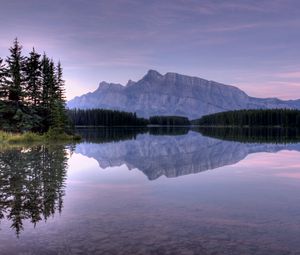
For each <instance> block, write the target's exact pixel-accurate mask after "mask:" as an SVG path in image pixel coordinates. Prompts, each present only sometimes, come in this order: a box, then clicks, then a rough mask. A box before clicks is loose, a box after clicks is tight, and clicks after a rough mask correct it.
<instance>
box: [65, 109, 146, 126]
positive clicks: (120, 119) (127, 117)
mask: <svg viewBox="0 0 300 255" xmlns="http://www.w3.org/2000/svg"><path fill="white" fill-rule="evenodd" d="M68 116H69V118H70V120H71V122H72V123H73V125H75V126H146V125H147V124H148V120H147V119H144V118H138V117H137V116H136V113H131V112H123V111H114V110H105V109H86V110H84V109H70V110H68Z"/></svg>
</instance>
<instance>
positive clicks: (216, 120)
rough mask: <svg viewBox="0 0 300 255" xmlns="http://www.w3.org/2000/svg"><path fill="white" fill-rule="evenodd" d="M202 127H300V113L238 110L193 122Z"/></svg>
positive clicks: (293, 111) (212, 115)
mask: <svg viewBox="0 0 300 255" xmlns="http://www.w3.org/2000/svg"><path fill="white" fill-rule="evenodd" d="M192 124H193V125H200V126H239V127H257V126H276V127H300V111H299V110H292V109H258V110H236V111H228V112H220V113H215V114H211V115H205V116H203V117H202V118H200V119H197V120H193V121H192Z"/></svg>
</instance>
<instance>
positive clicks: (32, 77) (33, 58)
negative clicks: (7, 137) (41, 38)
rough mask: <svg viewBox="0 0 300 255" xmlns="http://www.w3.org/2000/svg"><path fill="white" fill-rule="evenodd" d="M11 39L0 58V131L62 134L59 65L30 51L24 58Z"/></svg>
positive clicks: (62, 85)
mask: <svg viewBox="0 0 300 255" xmlns="http://www.w3.org/2000/svg"><path fill="white" fill-rule="evenodd" d="M22 50H23V47H22V45H21V44H20V43H19V41H18V39H15V40H14V42H13V45H12V46H11V47H10V49H9V56H8V57H6V59H3V58H1V57H0V119H1V122H0V129H1V130H4V131H9V132H26V131H31V132H38V133H45V132H47V131H49V130H50V129H51V130H56V131H57V132H66V131H67V130H68V127H69V123H68V118H67V115H66V108H65V81H64V80H63V70H62V66H61V63H60V62H58V63H54V61H53V60H52V59H50V58H49V57H48V56H47V55H46V53H44V54H43V55H41V54H39V53H38V52H36V50H35V49H34V48H33V49H32V50H31V51H30V53H29V55H28V56H24V55H23V53H22Z"/></svg>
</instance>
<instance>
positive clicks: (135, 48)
mask: <svg viewBox="0 0 300 255" xmlns="http://www.w3.org/2000/svg"><path fill="white" fill-rule="evenodd" d="M16 36H17V37H18V38H19V40H20V41H21V43H22V44H23V45H24V48H25V51H28V50H30V48H31V47H32V46H35V47H36V49H37V50H38V51H40V52H43V51H44V50H45V51H46V52H47V53H48V55H50V56H52V57H53V58H54V59H55V60H58V59H60V60H61V61H62V64H63V66H64V70H65V79H66V81H67V96H68V98H69V99H71V98H72V97H73V96H75V95H80V94H82V93H86V92H88V91H92V90H94V89H96V88H97V87H98V83H99V82H100V81H102V80H106V81H109V82H119V83H122V84H124V83H126V82H127V80H128V79H133V80H138V79H140V78H141V77H142V76H143V75H144V74H145V73H146V71H147V70H148V69H155V70H157V71H159V72H161V73H165V72H169V71H171V72H178V73H182V74H187V75H194V76H198V77H202V78H206V79H209V80H215V81H218V82H222V83H226V84H232V85H235V86H238V87H239V88H241V89H243V90H244V91H245V92H247V93H248V94H249V95H251V96H257V97H274V96H276V97H279V98H283V99H295V98H300V1H299V0H268V1H264V0H259V1H258V0H257V1H256V0H252V1H246V0H239V1H233V0H227V1H225V0H218V1H217V0H215V1H214V0H211V1H209V0H207V1H205V0H203V1H201V0H198V1H197V0H166V1H164V0H151V1H149V0H98V1H97V0H72V1H71V0H60V1H59V0H49V1H48V0H26V1H24V0H0V56H1V57H5V56H6V55H7V54H8V47H9V46H10V45H11V42H12V41H13V39H14V38H15V37H16Z"/></svg>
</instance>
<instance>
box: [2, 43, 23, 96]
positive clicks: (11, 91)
mask: <svg viewBox="0 0 300 255" xmlns="http://www.w3.org/2000/svg"><path fill="white" fill-rule="evenodd" d="M9 51H10V56H9V57H8V58H7V59H6V62H7V65H8V75H9V82H8V99H9V100H11V101H14V102H19V101H21V100H22V99H23V91H22V89H23V86H24V80H25V79H24V65H25V58H24V56H22V46H21V45H20V44H19V42H18V39H17V38H16V39H15V41H14V43H13V46H12V47H11V48H10V49H9Z"/></svg>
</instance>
